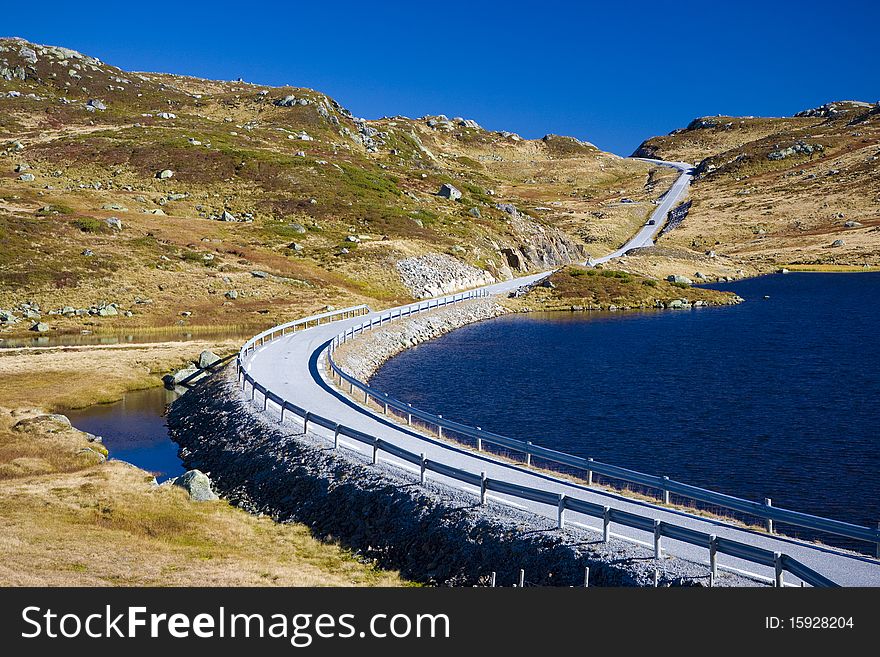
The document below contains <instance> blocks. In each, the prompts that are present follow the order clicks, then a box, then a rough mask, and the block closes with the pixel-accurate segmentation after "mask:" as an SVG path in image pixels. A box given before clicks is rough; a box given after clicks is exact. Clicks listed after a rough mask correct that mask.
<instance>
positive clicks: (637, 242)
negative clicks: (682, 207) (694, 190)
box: [588, 157, 694, 265]
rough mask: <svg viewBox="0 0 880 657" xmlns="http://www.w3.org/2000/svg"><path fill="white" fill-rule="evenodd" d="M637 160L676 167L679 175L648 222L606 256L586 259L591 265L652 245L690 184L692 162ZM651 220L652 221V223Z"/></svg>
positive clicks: (639, 158)
mask: <svg viewBox="0 0 880 657" xmlns="http://www.w3.org/2000/svg"><path fill="white" fill-rule="evenodd" d="M635 159H637V160H641V161H643V162H650V163H652V164H657V165H659V166H663V167H672V168H673V169H678V170H679V171H681V175H680V176H679V177H678V180H676V181H675V182H674V183H673V185H672V187H671V188H670V189H669V191H668V192H666V194H665V195H664V196H663V199H662V200H661V201H660V205H658V206H657V208H656V209H655V210H654V212H652V213H651V216H650V218H649V219H648V222H647V223H645V225H644V226H642V227H641V228H640V229H639V231H638V232H637V233H636V234H635V235H633V236H632V237H631V238H630V240H629V241H628V242H627V243H626V244H624V245H623V246H621V247H620V248H619V249H617V251H614V252H613V253H609V254H608V255H606V256H602V257H601V258H593V259H592V260H590V261H588V262H589V263H590V264H593V265H601V264H602V263H605V262H608V261H609V260H614V258H619V257H620V256H622V255H624V254H626V252H627V251H629V250H630V249H639V248H642V247H646V246H654V236H655V235H657V233H659V232H660V229H661V228H663V224H664V223H666V215H667V214H668V213H669V211H670V210H671V209H672V208H674V207H675V206H676V204H677V203H678V202H679V201H680V200H681V199H682V198H683V197H684V195H685V194H687V190H688V186H689V185H690V184H691V180H692V179H693V177H694V167H693V165H692V164H688V163H687V162H666V161H665V160H649V159H647V158H643V157H638V158H635ZM651 221H653V222H654V223H653V224H652V223H651Z"/></svg>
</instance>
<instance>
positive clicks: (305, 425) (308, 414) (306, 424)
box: [303, 411, 312, 435]
mask: <svg viewBox="0 0 880 657" xmlns="http://www.w3.org/2000/svg"><path fill="white" fill-rule="evenodd" d="M311 416H312V413H311V412H310V411H306V414H305V415H304V416H303V435H305V434H307V433H308V432H309V418H311Z"/></svg>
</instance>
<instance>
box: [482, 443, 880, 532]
mask: <svg viewBox="0 0 880 657" xmlns="http://www.w3.org/2000/svg"><path fill="white" fill-rule="evenodd" d="M482 430H483V429H482V428H480V427H477V431H482ZM477 451H478V452H482V451H483V439H482V438H480V437H479V436H477ZM877 549H880V545H878V546H877Z"/></svg>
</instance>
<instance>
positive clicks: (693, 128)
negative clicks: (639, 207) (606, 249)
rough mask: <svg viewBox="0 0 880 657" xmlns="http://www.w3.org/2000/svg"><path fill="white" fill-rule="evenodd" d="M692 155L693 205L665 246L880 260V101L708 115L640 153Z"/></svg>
mask: <svg viewBox="0 0 880 657" xmlns="http://www.w3.org/2000/svg"><path fill="white" fill-rule="evenodd" d="M636 154H637V155H640V156H648V155H650V156H653V157H664V158H674V159H684V160H686V161H692V162H694V163H695V164H696V165H697V173H698V175H697V177H696V179H695V181H694V184H693V185H692V188H691V197H692V199H693V207H692V209H691V212H690V214H689V216H688V218H687V220H686V221H685V222H684V223H683V224H682V226H681V227H680V228H678V229H676V230H674V231H672V232H670V233H669V234H668V236H667V237H665V238H663V239H661V240H660V241H659V242H658V247H661V248H662V247H670V248H678V249H689V250H691V251H693V252H696V253H704V252H706V251H709V250H712V251H715V252H717V253H718V254H719V255H720V254H724V255H727V256H730V257H732V258H735V259H736V260H738V261H739V262H741V263H742V265H743V266H747V267H748V266H751V267H755V268H757V269H759V270H760V269H767V268H770V267H773V266H779V265H786V264H800V265H811V266H816V267H818V268H821V267H827V268H831V267H835V266H838V267H839V266H855V267H863V266H865V265H869V266H876V265H878V264H880V106H878V105H876V104H869V103H863V102H855V101H842V102H836V103H829V104H827V105H823V106H822V107H818V108H815V109H811V110H805V111H803V112H799V113H798V114H797V115H795V116H793V117H784V118H754V117H746V118H736V117H722V116H718V117H702V118H699V119H695V120H694V121H693V122H692V123H691V124H690V125H689V126H688V127H687V128H685V129H683V130H676V131H674V132H673V133H671V134H669V135H666V136H663V137H654V138H651V139H648V140H647V141H645V142H644V143H643V144H642V146H641V147H640V148H639V149H638V151H637V152H636Z"/></svg>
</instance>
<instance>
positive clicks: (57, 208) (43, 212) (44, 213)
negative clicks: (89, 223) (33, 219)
mask: <svg viewBox="0 0 880 657" xmlns="http://www.w3.org/2000/svg"><path fill="white" fill-rule="evenodd" d="M54 214H74V212H73V208H71V207H68V206H66V205H62V204H60V203H55V204H53V205H46V206H44V207H42V208H40V209H39V210H37V216H38V217H48V216H51V215H54Z"/></svg>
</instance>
